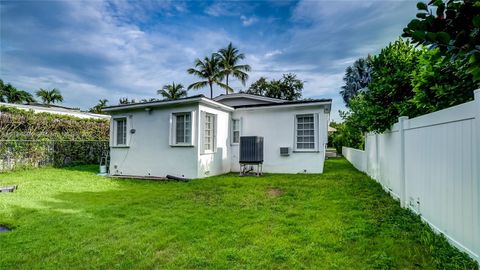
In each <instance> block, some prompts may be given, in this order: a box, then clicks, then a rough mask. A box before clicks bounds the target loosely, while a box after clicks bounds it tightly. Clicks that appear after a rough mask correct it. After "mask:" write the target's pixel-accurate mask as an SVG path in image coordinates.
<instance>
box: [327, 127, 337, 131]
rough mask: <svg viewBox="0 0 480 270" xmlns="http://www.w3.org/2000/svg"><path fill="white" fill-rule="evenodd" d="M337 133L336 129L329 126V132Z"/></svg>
mask: <svg viewBox="0 0 480 270" xmlns="http://www.w3.org/2000/svg"><path fill="white" fill-rule="evenodd" d="M335 131H337V129H336V128H333V127H331V126H328V132H335Z"/></svg>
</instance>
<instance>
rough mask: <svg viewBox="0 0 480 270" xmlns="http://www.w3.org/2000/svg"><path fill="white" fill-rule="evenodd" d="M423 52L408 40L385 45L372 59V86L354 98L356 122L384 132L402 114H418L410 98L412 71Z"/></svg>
mask: <svg viewBox="0 0 480 270" xmlns="http://www.w3.org/2000/svg"><path fill="white" fill-rule="evenodd" d="M421 54H422V52H421V51H420V50H417V49H416V48H415V47H414V46H413V45H411V44H410V43H409V42H408V41H405V40H402V39H398V40H397V41H395V42H394V43H390V44H389V45H388V46H387V47H385V48H383V49H382V51H381V52H380V54H379V55H377V56H374V57H373V60H372V65H373V74H372V81H371V82H370V83H369V85H368V90H366V91H363V92H361V93H359V94H358V95H357V96H356V97H354V98H353V99H351V100H350V103H349V105H350V109H351V111H352V117H353V118H354V119H353V122H355V123H357V124H358V127H359V128H360V129H361V131H375V132H383V131H385V130H387V129H388V128H390V126H391V125H393V124H394V123H395V122H396V121H397V119H398V117H399V116H401V115H407V116H410V115H411V114H412V113H413V114H415V111H416V107H415V105H414V104H413V103H411V102H409V100H410V99H411V98H412V97H413V96H414V92H413V87H412V85H411V74H412V72H413V71H414V70H415V68H416V65H417V63H418V61H419V58H420V55H421Z"/></svg>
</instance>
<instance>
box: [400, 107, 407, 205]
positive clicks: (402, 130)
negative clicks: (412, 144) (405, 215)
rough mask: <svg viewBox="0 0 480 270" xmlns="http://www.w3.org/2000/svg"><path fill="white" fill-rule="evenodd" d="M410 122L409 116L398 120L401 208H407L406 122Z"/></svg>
mask: <svg viewBox="0 0 480 270" xmlns="http://www.w3.org/2000/svg"><path fill="white" fill-rule="evenodd" d="M406 120H408V117H407V116H401V117H399V118H398V132H399V134H400V183H401V189H402V190H401V192H400V206H401V207H406V206H407V181H406V179H405V121H406Z"/></svg>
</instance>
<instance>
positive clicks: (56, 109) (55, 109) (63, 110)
mask: <svg viewBox="0 0 480 270" xmlns="http://www.w3.org/2000/svg"><path fill="white" fill-rule="evenodd" d="M0 106H6V107H13V108H17V109H21V110H26V111H28V110H32V111H33V112H35V113H53V114H61V115H69V116H75V117H78V118H93V119H110V116H109V115H104V114H96V113H89V112H82V111H80V110H79V109H73V108H68V107H63V106H58V105H52V104H50V105H46V104H39V103H34V104H13V103H3V102H0Z"/></svg>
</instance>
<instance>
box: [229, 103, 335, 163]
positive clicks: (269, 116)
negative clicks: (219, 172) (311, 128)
mask: <svg viewBox="0 0 480 270" xmlns="http://www.w3.org/2000/svg"><path fill="white" fill-rule="evenodd" d="M310 113H313V114H316V115H317V116H318V117H317V118H316V119H317V121H318V122H317V126H316V133H317V134H318V136H317V138H316V143H317V149H318V151H316V152H297V151H294V145H295V118H296V115H298V114H310ZM232 118H233V119H240V136H262V137H263V138H264V163H263V171H265V172H271V173H304V172H306V173H322V172H323V163H324V160H325V143H326V142H327V126H328V119H329V114H328V113H325V110H324V107H323V106H318V107H312V106H309V107H305V108H300V107H292V108H285V107H281V108H280V107H278V108H275V107H261V108H255V109H237V110H235V111H234V112H233V113H232ZM280 147H289V148H290V155H289V156H280ZM231 160H232V167H231V170H232V171H239V170H240V165H239V161H238V160H239V145H238V144H232V151H231Z"/></svg>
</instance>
